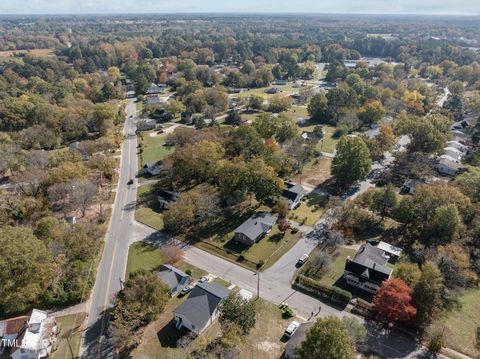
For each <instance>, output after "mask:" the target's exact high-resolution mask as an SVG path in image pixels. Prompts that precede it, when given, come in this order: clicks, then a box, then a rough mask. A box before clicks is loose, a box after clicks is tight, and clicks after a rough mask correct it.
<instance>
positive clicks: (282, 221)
mask: <svg viewBox="0 0 480 359" xmlns="http://www.w3.org/2000/svg"><path fill="white" fill-rule="evenodd" d="M278 229H279V230H280V232H282V233H283V234H285V232H286V231H288V230H289V229H290V222H289V221H287V219H286V218H285V217H280V218H279V219H278Z"/></svg>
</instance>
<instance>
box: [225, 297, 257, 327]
mask: <svg viewBox="0 0 480 359" xmlns="http://www.w3.org/2000/svg"><path fill="white" fill-rule="evenodd" d="M219 312H220V317H219V318H220V319H219V320H220V323H221V324H222V325H223V326H224V325H228V324H229V323H233V324H236V325H237V326H238V327H239V328H240V329H241V331H242V334H243V335H246V334H248V333H249V332H250V330H252V328H253V327H254V326H255V322H256V308H255V302H254V301H252V300H249V299H244V298H243V297H242V296H240V295H239V294H238V293H236V292H232V293H230V295H229V296H228V297H227V298H225V300H224V301H223V302H222V303H221V304H220V309H219Z"/></svg>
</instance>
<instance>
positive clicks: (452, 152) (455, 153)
mask: <svg viewBox="0 0 480 359" xmlns="http://www.w3.org/2000/svg"><path fill="white" fill-rule="evenodd" d="M443 150H444V154H445V155H447V156H450V157H452V158H455V159H456V160H457V161H460V160H461V159H462V157H463V153H462V152H461V151H459V150H457V149H456V148H454V147H445V148H444V149H443Z"/></svg>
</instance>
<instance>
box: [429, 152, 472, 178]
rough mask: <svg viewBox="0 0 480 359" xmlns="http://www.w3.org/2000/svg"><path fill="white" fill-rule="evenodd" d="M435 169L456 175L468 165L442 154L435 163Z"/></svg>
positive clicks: (449, 174)
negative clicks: (444, 156) (443, 156)
mask: <svg viewBox="0 0 480 359" xmlns="http://www.w3.org/2000/svg"><path fill="white" fill-rule="evenodd" d="M435 169H436V170H437V171H438V172H439V173H441V174H445V175H448V176H456V175H457V174H459V173H460V172H462V171H464V170H465V169H466V167H465V166H464V165H462V164H461V163H459V162H458V161H453V160H451V159H448V158H442V156H440V159H439V160H438V161H437V163H436V164H435Z"/></svg>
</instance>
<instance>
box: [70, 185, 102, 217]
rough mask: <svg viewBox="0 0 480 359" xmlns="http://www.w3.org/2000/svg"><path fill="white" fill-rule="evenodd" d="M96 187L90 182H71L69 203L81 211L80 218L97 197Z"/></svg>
mask: <svg viewBox="0 0 480 359" xmlns="http://www.w3.org/2000/svg"><path fill="white" fill-rule="evenodd" d="M97 194H98V186H97V185H95V184H94V183H93V182H91V181H78V180H74V181H72V183H71V185H70V201H71V203H72V204H73V205H74V206H78V207H80V208H81V210H82V217H84V216H85V212H86V211H87V208H88V207H90V206H91V205H92V204H93V203H94V201H95V198H96V197H97Z"/></svg>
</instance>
